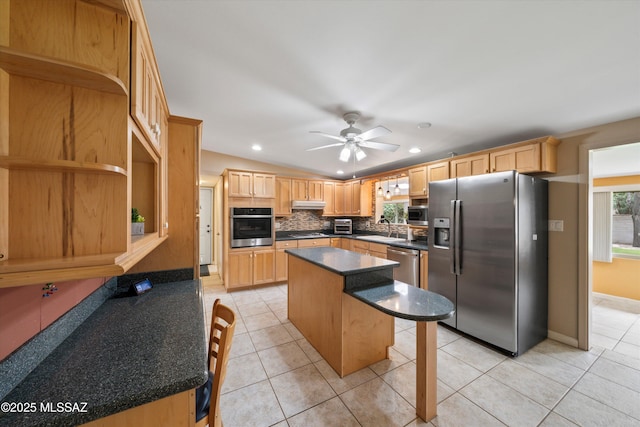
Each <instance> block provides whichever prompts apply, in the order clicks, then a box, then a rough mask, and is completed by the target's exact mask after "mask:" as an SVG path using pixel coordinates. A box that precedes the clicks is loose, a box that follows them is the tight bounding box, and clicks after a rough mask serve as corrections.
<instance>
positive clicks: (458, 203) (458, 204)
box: [453, 200, 462, 276]
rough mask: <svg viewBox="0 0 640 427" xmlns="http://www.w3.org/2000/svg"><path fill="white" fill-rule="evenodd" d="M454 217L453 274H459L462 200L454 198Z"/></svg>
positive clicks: (460, 268) (460, 266)
mask: <svg viewBox="0 0 640 427" xmlns="http://www.w3.org/2000/svg"><path fill="white" fill-rule="evenodd" d="M454 202H455V203H454V217H453V218H454V219H453V254H454V255H453V257H454V258H455V265H454V274H456V275H457V276H459V275H460V274H461V273H462V259H461V257H460V256H461V249H462V248H461V246H462V245H461V243H462V230H461V228H462V227H461V218H462V217H461V216H460V215H461V211H462V200H454Z"/></svg>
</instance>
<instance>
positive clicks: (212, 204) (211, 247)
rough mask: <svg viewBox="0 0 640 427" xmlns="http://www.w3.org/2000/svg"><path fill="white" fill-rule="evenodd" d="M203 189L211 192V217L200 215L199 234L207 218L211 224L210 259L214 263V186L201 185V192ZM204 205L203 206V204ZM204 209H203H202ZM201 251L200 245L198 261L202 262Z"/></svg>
mask: <svg viewBox="0 0 640 427" xmlns="http://www.w3.org/2000/svg"><path fill="white" fill-rule="evenodd" d="M203 191H207V192H209V194H210V197H209V199H210V200H211V205H210V206H209V218H202V217H200V224H199V226H198V235H200V227H201V226H202V224H205V223H206V222H207V220H208V221H209V225H210V233H209V234H210V235H211V236H210V239H209V245H210V247H209V253H210V254H211V259H210V260H209V264H213V263H214V262H215V253H214V244H213V243H214V238H213V229H214V227H213V218H214V215H213V206H214V198H213V197H214V191H213V187H203V186H200V193H202V192H203ZM202 200H203V198H202V197H200V203H202ZM201 207H202V206H201ZM200 210H202V209H200ZM200 253H201V248H200V246H199V247H198V263H199V262H200Z"/></svg>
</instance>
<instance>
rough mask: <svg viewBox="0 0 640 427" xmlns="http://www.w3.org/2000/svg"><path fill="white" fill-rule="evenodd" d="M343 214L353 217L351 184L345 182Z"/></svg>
mask: <svg viewBox="0 0 640 427" xmlns="http://www.w3.org/2000/svg"><path fill="white" fill-rule="evenodd" d="M342 200H344V214H345V215H353V183H352V182H346V183H345V184H344V197H343V199H342Z"/></svg>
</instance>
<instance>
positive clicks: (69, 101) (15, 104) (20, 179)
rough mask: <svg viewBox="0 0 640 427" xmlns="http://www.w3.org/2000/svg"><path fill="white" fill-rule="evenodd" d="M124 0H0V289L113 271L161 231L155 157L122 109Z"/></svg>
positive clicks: (126, 39) (126, 54)
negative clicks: (135, 210)
mask: <svg viewBox="0 0 640 427" xmlns="http://www.w3.org/2000/svg"><path fill="white" fill-rule="evenodd" d="M129 4H135V5H137V7H138V8H139V9H140V11H141V6H139V2H136V1H134V0H131V1H126V2H118V1H112V2H104V1H103V2H88V1H81V0H56V1H55V2H51V1H47V0H28V1H25V0H4V1H0V16H2V17H3V19H2V22H3V26H2V31H0V68H1V69H2V70H3V72H0V88H2V89H1V90H0V122H1V123H2V126H0V200H2V201H3V202H2V203H0V205H1V206H0V287H4V286H19V285H28V284H34V283H43V282H54V281H61V280H74V279H82V278H89V277H100V276H104V277H106V276H113V275H119V274H122V273H124V272H125V271H126V270H127V269H128V268H130V267H131V266H132V265H133V264H135V262H136V260H138V259H141V257H143V256H144V255H146V254H147V253H149V252H150V251H151V250H153V249H154V248H155V247H157V245H159V244H160V243H161V242H162V241H163V240H164V239H165V238H166V236H161V229H162V224H161V223H162V218H163V215H162V208H161V206H162V203H163V201H165V200H164V198H163V196H162V194H163V190H162V182H164V181H163V180H164V176H163V171H164V169H163V159H162V156H163V152H162V150H159V149H158V148H157V147H156V148H153V147H154V143H149V142H148V141H147V138H146V135H144V134H142V133H138V132H136V131H135V125H134V122H133V121H132V120H131V117H130V115H129V105H130V99H129V96H130V94H131V91H130V90H129V87H130V79H129V75H130V67H129V65H130V61H129V58H130V52H131V46H130V43H131V40H130V29H131V24H132V22H136V23H138V24H139V25H140V28H145V31H146V24H145V23H144V18H143V15H142V14H140V15H135V14H131V13H129V12H130V11H129V9H128V7H127V5H129ZM136 16H139V17H140V20H137V19H138V18H137V17H136ZM132 79H133V80H135V79H136V76H135V75H134V76H133V77H132ZM131 83H132V82H131ZM158 103H159V104H162V105H165V104H164V101H163V100H162V101H161V102H158ZM162 125H163V124H161V126H162ZM166 125H167V123H166V117H165V122H164V126H165V127H166ZM165 133H166V132H165ZM9 196H11V197H10V198H9ZM5 201H8V203H5ZM132 207H139V210H140V212H141V214H142V215H143V216H145V218H146V222H145V228H146V230H145V232H146V234H145V235H144V236H141V237H136V238H132V236H131V228H130V218H131V208H132Z"/></svg>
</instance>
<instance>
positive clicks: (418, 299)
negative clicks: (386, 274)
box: [345, 280, 455, 322]
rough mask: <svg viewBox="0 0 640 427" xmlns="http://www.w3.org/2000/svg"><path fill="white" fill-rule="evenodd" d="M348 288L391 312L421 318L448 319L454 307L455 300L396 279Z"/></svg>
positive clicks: (360, 297) (357, 297) (382, 309)
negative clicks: (364, 286) (376, 284)
mask: <svg viewBox="0 0 640 427" xmlns="http://www.w3.org/2000/svg"><path fill="white" fill-rule="evenodd" d="M345 292H346V293H347V294H349V295H351V296H353V297H354V298H356V299H359V300H360V301H362V302H364V303H366V304H368V305H370V306H372V307H374V308H377V309H378V310H380V311H382V312H384V313H387V314H390V315H391V316H394V317H400V318H402V319H408V320H415V321H419V322H433V321H436V320H443V319H447V318H449V317H451V316H452V315H453V313H454V310H455V309H454V307H453V303H452V302H451V301H449V300H448V299H447V298H445V297H443V296H442V295H440V294H437V293H435V292H431V291H427V290H424V289H420V288H416V287H415V286H411V285H408V284H406V283H404V282H399V281H397V280H395V281H394V282H393V283H390V284H388V285H382V286H376V287H372V288H366V289H358V290H353V291H345Z"/></svg>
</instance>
